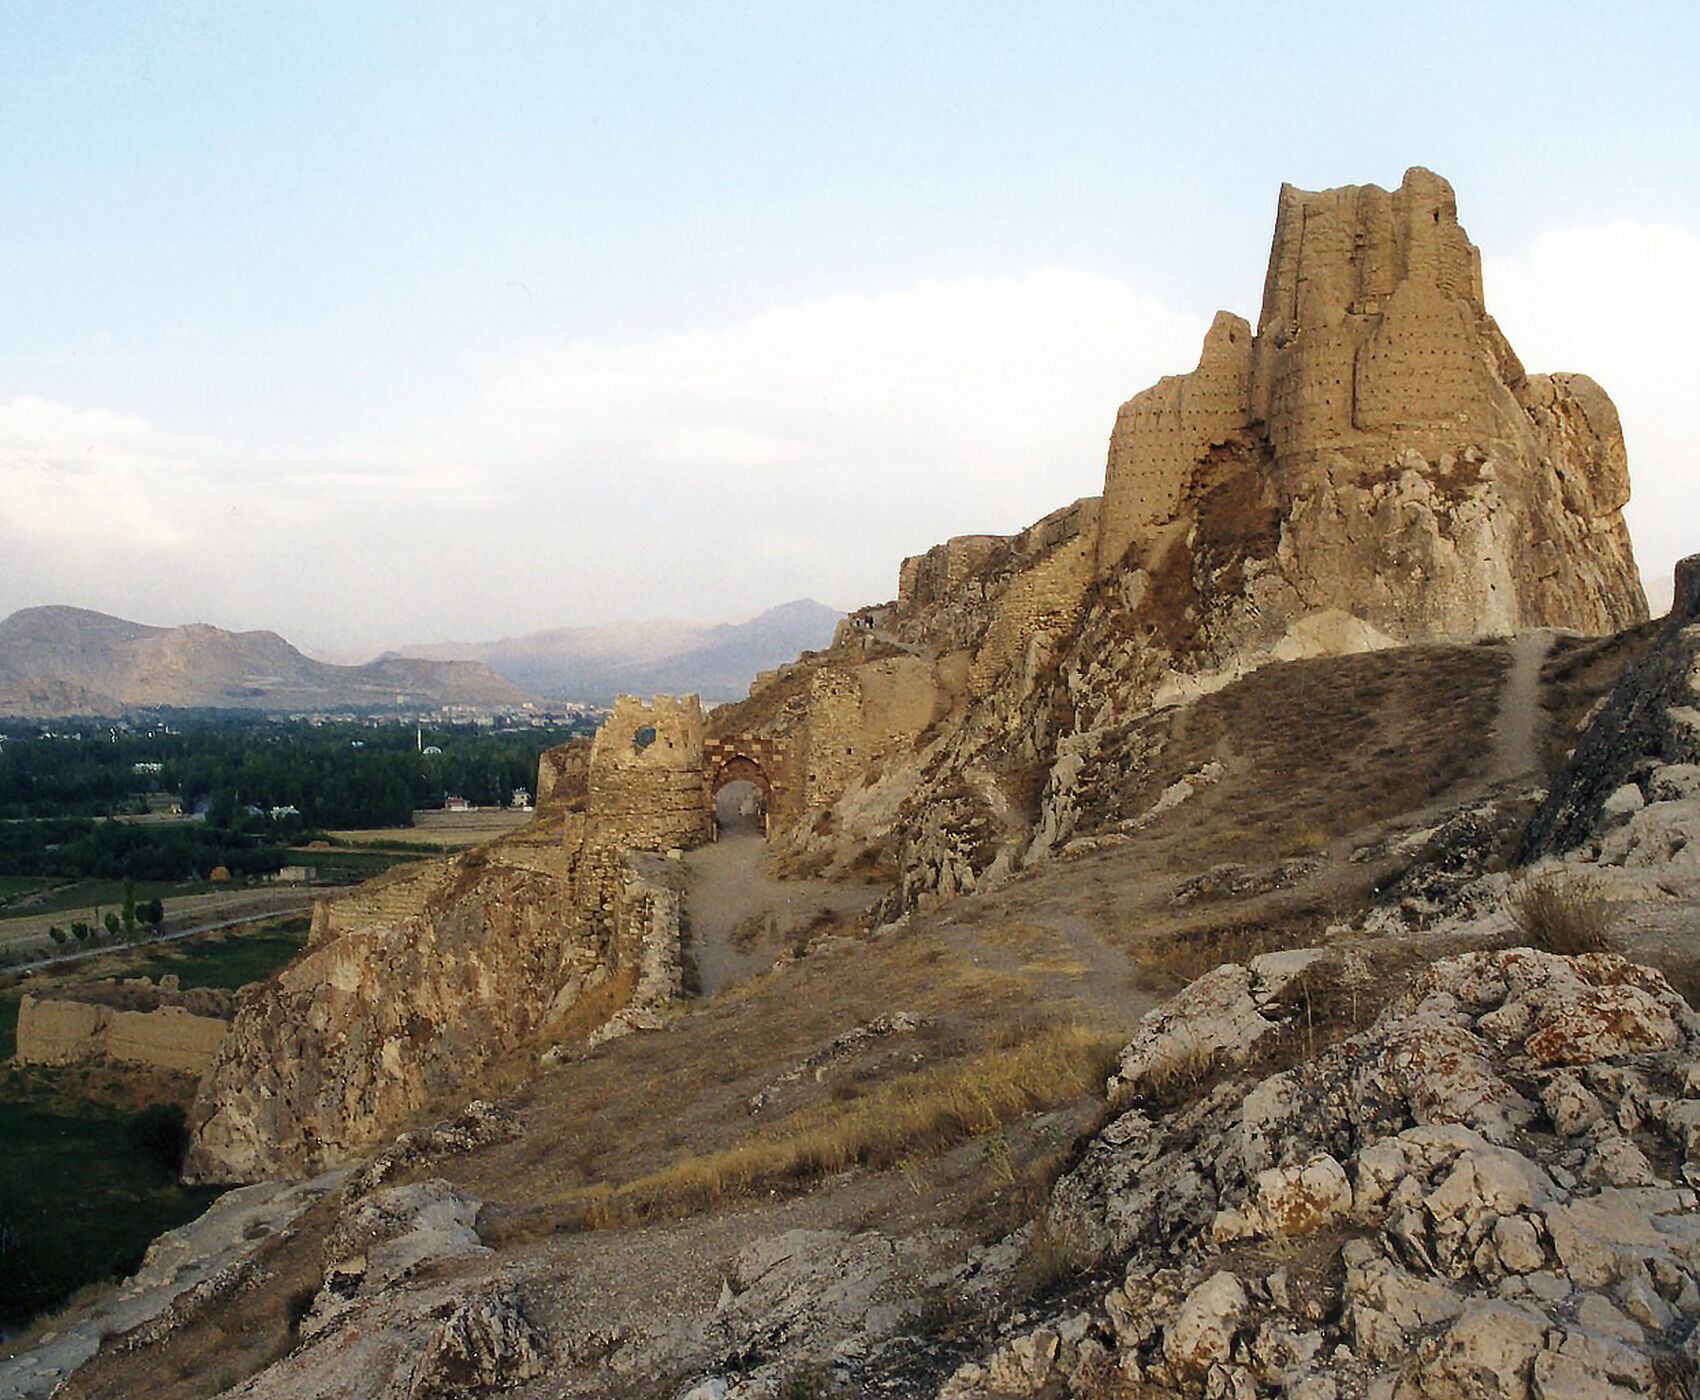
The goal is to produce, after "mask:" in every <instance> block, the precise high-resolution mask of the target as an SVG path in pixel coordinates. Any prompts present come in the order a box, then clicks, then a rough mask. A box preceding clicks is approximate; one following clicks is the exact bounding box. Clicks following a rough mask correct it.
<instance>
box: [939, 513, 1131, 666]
mask: <svg viewBox="0 0 1700 1400" xmlns="http://www.w3.org/2000/svg"><path fill="white" fill-rule="evenodd" d="M1092 504H1093V505H1094V506H1096V502H1093V503H1092ZM1097 519H1098V516H1097V511H1096V510H1095V509H1094V510H1091V511H1083V512H1078V513H1077V515H1076V517H1075V520H1074V523H1075V524H1076V526H1077V528H1076V529H1075V531H1074V532H1073V533H1072V534H1069V535H1066V536H1065V537H1063V538H1062V539H1061V540H1059V541H1055V542H1053V543H1051V545H1050V547H1049V548H1047V549H1046V550H1045V552H1043V553H1042V554H1040V555H1039V557H1038V558H1037V559H1036V560H1034V561H1033V562H1032V563H1031V564H1030V565H1029V566H1028V567H1026V568H1023V569H1019V570H1017V571H1016V572H1014V573H1012V574H1011V575H1010V576H1009V578H1008V579H1007V580H1006V581H1005V582H1004V585H1003V587H1002V588H1001V589H1000V590H999V591H998V592H997V593H996V595H995V596H994V597H993V599H992V601H991V606H990V612H991V618H990V621H988V623H987V624H986V631H985V635H984V637H982V638H981V641H980V645H979V647H978V648H977V649H976V650H975V652H974V654H973V658H972V660H971V662H970V664H969V690H970V692H971V693H972V694H974V695H984V694H986V693H987V692H988V691H990V690H991V688H992V687H993V686H994V685H995V684H997V682H998V681H999V680H1000V679H1001V678H1002V677H1003V676H1005V675H1006V674H1008V673H1009V672H1011V671H1012V670H1019V671H1021V672H1022V673H1023V674H1024V675H1026V676H1027V678H1028V679H1029V680H1031V678H1032V673H1033V670H1034V668H1035V667H1036V666H1038V665H1039V664H1040V657H1041V655H1049V653H1050V651H1051V649H1052V648H1053V647H1054V646H1055V645H1056V644H1057V642H1058V641H1059V640H1060V639H1061V638H1062V637H1063V636H1064V635H1065V634H1066V633H1068V632H1069V631H1071V630H1072V629H1073V627H1074V625H1075V623H1076V621H1077V620H1078V619H1079V616H1080V609H1081V606H1082V604H1083V603H1084V601H1085V597H1086V590H1087V588H1088V587H1089V586H1090V584H1091V582H1092V578H1093V573H1094V570H1095V565H1096V552H1097V548H1098V541H1099V533H1098V530H1097V528H1096V526H1097Z"/></svg>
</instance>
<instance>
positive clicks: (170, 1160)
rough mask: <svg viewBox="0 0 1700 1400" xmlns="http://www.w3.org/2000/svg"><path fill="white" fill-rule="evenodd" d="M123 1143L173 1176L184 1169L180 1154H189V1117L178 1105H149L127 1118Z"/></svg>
mask: <svg viewBox="0 0 1700 1400" xmlns="http://www.w3.org/2000/svg"><path fill="white" fill-rule="evenodd" d="M124 1141H125V1142H126V1143H128V1144H129V1145H130V1147H132V1148H133V1149H134V1150H135V1151H137V1152H139V1153H140V1154H141V1155H142V1156H144V1157H149V1158H151V1159H152V1160H154V1161H156V1162H158V1163H159V1165H160V1166H161V1167H163V1168H164V1169H165V1172H166V1174H167V1175H168V1176H176V1175H177V1173H178V1172H180V1171H181V1170H182V1169H183V1154H184V1153H186V1152H187V1151H188V1150H189V1122H188V1116H187V1115H186V1114H185V1113H184V1112H183V1106H182V1105H181V1104H175V1103H150V1104H149V1105H148V1106H147V1107H146V1108H144V1109H142V1110H141V1111H140V1112H139V1113H133V1114H131V1115H130V1118H129V1120H128V1121H127V1122H126V1123H125V1124H124Z"/></svg>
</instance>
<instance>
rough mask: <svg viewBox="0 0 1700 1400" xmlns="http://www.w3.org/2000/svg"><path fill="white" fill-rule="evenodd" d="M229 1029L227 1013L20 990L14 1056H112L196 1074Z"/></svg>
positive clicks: (44, 1060) (45, 1059)
mask: <svg viewBox="0 0 1700 1400" xmlns="http://www.w3.org/2000/svg"><path fill="white" fill-rule="evenodd" d="M229 1028H230V1017H229V1015H228V1014H227V1015H224V1016H212V1015H197V1014H196V1013H195V1012H193V1011H190V1010H189V1009H187V1008H186V1007H183V1006H173V1005H161V1006H157V1007H154V1008H153V1009H151V1010H146V1011H141V1010H128V1009H124V1008H122V1007H115V1006H107V1005H102V1004H101V1003H99V1002H96V1001H87V1000H71V999H68V998H56V997H35V996H29V995H25V996H24V998H23V1000H22V1001H20V1002H19V1003H18V1049H17V1056H16V1058H17V1061H18V1063H19V1064H26V1065H27V1064H34V1065H71V1064H86V1063H88V1062H90V1061H97V1060H115V1061H117V1062H119V1063H121V1064H130V1065H142V1066H145V1067H146V1068H149V1069H163V1070H171V1071H174V1072H176V1073H180V1074H195V1075H198V1074H200V1073H202V1072H203V1071H204V1070H205V1069H206V1068H207V1066H208V1065H210V1064H211V1063H212V1061H213V1053H214V1051H216V1050H217V1049H218V1043H219V1041H220V1040H222V1039H223V1038H224V1034H225V1032H226V1031H227V1030H228V1029H229Z"/></svg>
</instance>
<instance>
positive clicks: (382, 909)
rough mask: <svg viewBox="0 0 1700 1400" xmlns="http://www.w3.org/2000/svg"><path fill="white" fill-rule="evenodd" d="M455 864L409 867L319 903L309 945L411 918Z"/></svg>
mask: <svg viewBox="0 0 1700 1400" xmlns="http://www.w3.org/2000/svg"><path fill="white" fill-rule="evenodd" d="M451 864H452V860H451V858H449V857H447V856H445V857H443V858H442V859H440V860H431V861H421V862H418V863H415V864H409V865H407V866H405V867H403V868H402V869H400V870H392V871H386V872H385V873H384V874H382V875H376V876H374V877H373V878H372V879H370V880H367V881H366V882H365V883H364V884H360V885H356V886H355V887H354V888H353V889H351V890H348V891H346V892H341V893H337V894H332V895H326V896H325V897H324V898H322V899H317V900H315V901H314V902H313V923H312V928H311V932H310V933H309V934H308V937H307V942H308V944H309V945H310V946H313V947H317V946H318V945H319V944H320V943H323V942H324V941H325V940H326V939H330V938H335V937H336V936H337V935H338V934H340V933H346V932H348V931H349V930H350V929H357V928H365V927H366V926H367V925H369V924H380V923H395V922H397V921H399V920H401V919H406V918H411V917H412V916H414V915H416V914H418V913H419V912H420V910H422V909H423V908H424V907H425V901H426V900H427V899H428V898H430V896H431V894H432V892H433V891H434V890H436V889H437V888H438V887H439V886H440V885H441V884H442V883H443V881H444V879H445V878H447V876H448V873H449V870H450V867H451Z"/></svg>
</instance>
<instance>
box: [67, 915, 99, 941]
mask: <svg viewBox="0 0 1700 1400" xmlns="http://www.w3.org/2000/svg"><path fill="white" fill-rule="evenodd" d="M93 932H94V930H93V929H91V928H90V927H89V926H88V924H87V923H85V922H84V921H83V920H82V919H78V920H77V921H76V922H75V923H73V924H72V925H71V937H73V938H75V939H76V940H77V942H79V943H87V942H88V941H89V935H90V934H91V933H93Z"/></svg>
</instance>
